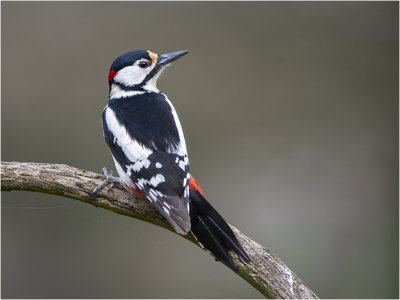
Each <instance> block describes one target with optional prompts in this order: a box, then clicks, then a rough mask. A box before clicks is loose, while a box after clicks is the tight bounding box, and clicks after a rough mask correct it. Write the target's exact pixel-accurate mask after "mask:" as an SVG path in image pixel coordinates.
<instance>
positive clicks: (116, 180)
mask: <svg viewBox="0 0 400 300" xmlns="http://www.w3.org/2000/svg"><path fill="white" fill-rule="evenodd" d="M101 173H102V174H103V175H104V177H105V178H106V179H105V180H104V181H103V182H102V183H100V184H99V185H98V186H96V187H95V189H94V190H93V191H92V192H91V193H90V196H93V195H95V194H96V193H97V192H98V191H99V190H101V189H102V188H103V187H105V186H106V185H108V184H110V186H109V187H108V189H107V191H109V190H111V189H112V188H113V187H114V183H119V184H121V179H119V177H115V176H113V172H112V170H111V171H110V172H108V170H107V168H106V167H104V168H103V169H102V170H101Z"/></svg>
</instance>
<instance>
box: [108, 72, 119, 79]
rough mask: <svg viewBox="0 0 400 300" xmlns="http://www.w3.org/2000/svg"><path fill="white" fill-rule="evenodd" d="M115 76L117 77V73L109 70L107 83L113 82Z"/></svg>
mask: <svg viewBox="0 0 400 300" xmlns="http://www.w3.org/2000/svg"><path fill="white" fill-rule="evenodd" d="M115 75H117V71H115V70H110V72H108V82H110V81H111V80H113V78H114V77H115Z"/></svg>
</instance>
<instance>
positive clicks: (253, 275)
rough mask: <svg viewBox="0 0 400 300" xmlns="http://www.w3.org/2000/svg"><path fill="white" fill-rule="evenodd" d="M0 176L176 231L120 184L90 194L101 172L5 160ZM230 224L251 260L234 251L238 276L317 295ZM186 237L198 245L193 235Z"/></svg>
mask: <svg viewBox="0 0 400 300" xmlns="http://www.w3.org/2000/svg"><path fill="white" fill-rule="evenodd" d="M1 176H2V178H1V179H2V180H1V190H2V191H12V190H16V191H33V192H41V193H48V194H54V195H60V196H64V197H69V198H73V199H77V200H80V201H83V202H87V203H90V204H93V205H95V206H99V207H102V208H104V209H108V210H111V211H114V212H116V213H119V214H123V215H126V216H130V217H133V218H136V219H140V220H144V221H147V222H150V223H153V224H155V225H158V226H161V227H164V228H166V229H169V230H171V231H173V229H172V227H171V226H170V225H169V224H168V223H167V222H166V221H165V219H164V218H163V217H162V216H161V215H160V214H159V213H158V212H157V210H156V209H155V208H154V207H153V205H152V204H151V203H150V202H149V201H143V199H136V198H134V197H133V196H132V195H130V194H129V193H127V192H126V191H125V190H124V189H123V188H122V187H120V186H118V185H117V186H115V187H114V188H113V189H112V190H110V191H107V188H104V189H103V190H101V191H99V192H98V193H97V194H96V195H95V196H93V197H91V196H90V192H91V191H92V190H93V189H94V188H95V187H96V186H97V185H98V184H100V183H101V182H102V181H103V180H104V176H103V175H100V174H96V173H92V172H89V171H86V170H82V169H77V168H73V167H70V166H67V165H62V164H46V163H22V162H2V163H1ZM231 227H232V230H233V231H234V233H235V234H236V236H237V238H238V240H239V242H240V244H241V245H242V246H243V248H244V249H245V250H246V252H247V253H248V255H249V257H250V259H251V261H250V263H244V262H243V261H242V260H241V259H240V258H239V257H238V256H236V255H235V254H233V260H234V262H235V263H236V264H237V266H238V267H239V272H238V275H239V276H241V277H242V278H243V279H244V280H246V281H247V282H249V283H250V284H251V285H252V286H253V287H255V288H256V289H257V290H258V291H260V292H261V293H262V294H263V295H264V296H266V297H268V298H313V299H315V298H318V297H317V295H315V293H314V292H313V291H312V290H310V289H309V288H308V287H307V286H306V285H305V284H304V282H303V281H302V280H301V279H300V278H299V277H297V275H296V274H295V273H293V272H292V271H291V270H290V269H289V268H288V267H287V266H286V265H285V264H284V263H283V262H282V261H281V260H280V259H279V258H278V257H277V256H275V255H274V254H272V253H271V252H270V251H269V250H268V249H266V248H264V247H262V246H261V245H259V244H257V243H256V242H254V241H253V240H251V239H250V238H249V237H247V236H245V235H244V234H243V233H241V232H240V231H239V230H237V229H236V228H235V227H233V226H231ZM184 238H186V239H188V240H190V241H191V242H193V243H195V244H197V242H196V241H195V239H194V238H193V236H192V235H190V234H189V235H187V236H184ZM197 245H198V244H197Z"/></svg>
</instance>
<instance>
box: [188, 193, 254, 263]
mask: <svg viewBox="0 0 400 300" xmlns="http://www.w3.org/2000/svg"><path fill="white" fill-rule="evenodd" d="M190 221H191V225H192V227H191V231H192V233H193V235H194V236H195V237H196V239H197V241H198V242H199V243H200V244H202V245H203V246H204V248H206V249H207V250H208V251H210V252H211V253H212V254H214V256H215V257H216V258H217V259H218V260H220V261H222V262H224V263H225V264H226V265H227V266H228V267H229V268H231V269H232V270H234V271H237V267H236V265H235V264H234V262H233V260H232V258H231V256H230V254H229V251H234V252H235V253H236V254H237V255H239V256H240V257H241V258H242V259H243V260H244V261H246V262H249V261H250V259H249V257H248V256H247V254H246V252H245V251H244V250H243V248H242V246H241V245H240V243H239V241H238V240H237V238H236V236H235V234H234V233H233V231H232V229H231V228H230V227H229V225H228V224H227V223H226V221H225V220H224V219H223V218H222V217H221V215H220V214H219V213H218V212H217V211H216V210H215V209H214V207H212V206H211V204H210V203H208V201H207V200H206V199H205V198H204V197H203V195H202V194H201V193H200V192H199V191H196V190H190Z"/></svg>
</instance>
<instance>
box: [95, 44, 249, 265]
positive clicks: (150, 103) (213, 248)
mask: <svg viewBox="0 0 400 300" xmlns="http://www.w3.org/2000/svg"><path fill="white" fill-rule="evenodd" d="M187 52H188V51H186V50H185V51H178V52H173V53H168V54H163V55H157V54H156V53H153V52H151V51H147V50H136V51H131V52H127V53H125V54H123V55H121V56H119V57H118V58H116V59H115V60H114V62H113V63H112V65H111V69H110V71H109V74H108V83H109V90H110V93H109V101H108V105H107V106H106V107H105V108H104V111H103V132H104V137H105V140H106V142H107V145H108V146H109V148H110V150H111V154H112V156H113V159H114V163H115V167H116V170H117V172H118V174H119V178H116V177H113V176H112V174H109V173H108V172H107V171H106V170H104V169H103V170H104V171H103V172H104V174H105V175H106V178H107V180H106V181H105V183H106V182H110V181H118V182H120V183H121V184H122V185H123V186H124V187H125V189H127V190H128V191H130V192H131V193H134V194H136V195H138V194H139V196H140V195H141V196H143V198H147V199H148V200H149V201H150V202H151V203H153V204H154V205H155V207H156V208H157V209H158V211H159V212H160V213H161V214H162V215H163V216H164V217H165V219H166V220H167V221H168V222H169V223H170V224H171V226H172V227H173V228H174V230H175V231H176V232H177V233H179V234H183V235H186V234H187V233H188V232H189V231H191V232H192V233H193V235H194V236H195V238H196V239H197V241H198V242H199V244H200V245H201V246H202V247H204V248H206V250H208V251H210V252H211V253H213V254H214V256H215V257H216V258H217V259H218V260H220V261H222V262H224V263H225V264H226V265H227V266H228V267H230V268H231V269H233V270H235V271H236V270H237V267H236V266H235V264H234V263H233V261H232V258H231V256H230V254H229V251H234V252H235V253H237V254H238V255H239V256H240V257H241V258H242V259H243V260H244V261H246V262H248V261H249V257H248V256H247V254H246V252H245V251H244V250H243V248H242V247H241V245H240V244H239V242H238V240H237V238H236V237H235V235H234V233H233V232H232V230H231V228H230V227H229V225H228V224H227V223H226V222H225V220H224V219H223V218H222V217H221V215H220V214H219V213H218V212H217V211H216V210H215V209H214V208H213V207H212V206H211V205H210V204H209V203H208V202H207V200H206V199H205V197H204V194H203V192H202V190H201V188H200V186H199V185H198V183H197V181H196V180H195V179H194V178H193V177H192V176H191V175H190V173H189V159H188V154H187V150H186V143H185V137H184V135H183V130H182V126H181V123H180V121H179V118H178V115H177V113H176V111H175V109H174V107H173V105H172V104H171V102H170V101H169V99H168V98H167V96H166V95H165V94H163V93H161V92H160V91H159V90H158V89H157V87H156V82H157V79H158V77H159V76H160V74H161V72H162V71H163V70H164V68H165V67H166V66H167V65H169V64H170V63H171V62H172V61H174V60H176V59H178V58H180V57H181V56H183V55H185V54H186V53H187ZM105 183H104V184H103V185H101V187H103V186H104V185H105ZM99 187H100V186H99ZM97 190H98V189H96V190H95V191H97Z"/></svg>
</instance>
